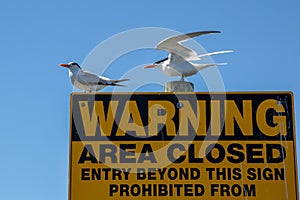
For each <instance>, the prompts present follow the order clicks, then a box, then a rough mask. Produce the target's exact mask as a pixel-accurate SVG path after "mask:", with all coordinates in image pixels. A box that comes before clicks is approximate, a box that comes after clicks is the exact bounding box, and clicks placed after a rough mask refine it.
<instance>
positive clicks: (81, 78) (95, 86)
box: [59, 62, 129, 92]
mask: <svg viewBox="0 0 300 200" xmlns="http://www.w3.org/2000/svg"><path fill="white" fill-rule="evenodd" d="M59 66H62V67H66V68H68V69H69V76H70V79H71V82H72V84H73V85H74V86H75V87H77V88H79V89H81V90H85V91H89V92H91V91H98V90H101V89H103V88H104V87H106V86H123V85H119V84H117V83H118V82H122V81H128V80H129V79H122V80H111V79H109V78H106V77H104V76H98V75H96V74H93V73H91V72H88V71H86V70H83V69H81V67H80V66H79V65H78V64H77V63H75V62H70V63H68V64H59Z"/></svg>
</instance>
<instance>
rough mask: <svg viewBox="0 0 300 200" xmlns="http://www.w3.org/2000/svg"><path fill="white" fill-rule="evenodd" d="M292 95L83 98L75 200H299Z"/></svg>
mask: <svg viewBox="0 0 300 200" xmlns="http://www.w3.org/2000/svg"><path fill="white" fill-rule="evenodd" d="M293 109H294V108H293V96H292V93H290V92H248V93H243V92H234V93H226V94H225V93H212V94H211V93H96V94H94V93H91V94H89V93H74V94H72V95H71V138H70V151H71V152H70V178H69V179H70V180H69V199H70V200H82V199H84V200H96V199H137V198H138V199H195V198H203V199H220V198H222V199H223V198H224V199H232V198H238V199H297V197H298V191H297V188H298V182H297V166H296V156H295V153H296V148H295V132H294V111H293Z"/></svg>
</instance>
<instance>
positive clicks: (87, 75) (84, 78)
mask: <svg viewBox="0 0 300 200" xmlns="http://www.w3.org/2000/svg"><path fill="white" fill-rule="evenodd" d="M76 80H77V81H78V82H79V83H81V84H84V85H104V84H105V81H104V80H102V79H101V78H100V77H99V76H98V75H96V74H93V73H91V72H88V71H82V72H81V73H78V74H77V76H76Z"/></svg>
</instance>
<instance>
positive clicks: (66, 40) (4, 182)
mask: <svg viewBox="0 0 300 200" xmlns="http://www.w3.org/2000/svg"><path fill="white" fill-rule="evenodd" d="M299 9H300V1H299V0H287V1H279V0H272V1H271V0H264V1H257V0H256V1H249V0H248V1H240V0H228V1H219V0H206V1H191V0H185V1H174V0H173V1H170V0H163V1H162V0H152V1H137V0H131V1H121V0H120V1H115V0H111V1H58V0H53V1H47V2H46V1H33V0H29V1H15V0H11V1H1V3H0V34H1V37H0V57H1V79H0V89H1V98H0V105H1V111H0V113H1V114H0V124H1V126H0V134H1V141H2V142H1V145H0V152H1V161H0V163H1V164H0V177H1V178H0V199H11V200H19V199H26V200H27V199H28V200H40V199H43V200H53V199H55V200H63V199H67V196H68V159H69V153H68V152H69V100H70V93H71V92H72V91H73V87H72V85H71V84H70V81H69V77H68V72H67V70H66V69H64V68H61V67H58V64H59V63H63V62H70V61H76V62H78V63H82V62H83V61H84V59H85V58H86V56H87V55H88V54H89V53H90V52H91V51H92V50H93V49H94V48H95V47H96V46H97V45H98V44H99V43H100V42H102V41H104V40H106V39H107V38H109V37H110V36H112V35H114V34H117V33H120V32H122V31H126V30H129V29H134V28H142V27H163V28H168V29H172V30H176V31H179V32H182V33H188V32H193V31H202V30H220V31H222V33H221V34H218V35H213V36H205V38H204V37H203V38H202V37H201V38H199V39H198V38H197V39H196V40H197V41H198V42H199V43H200V44H202V46H203V47H204V48H206V49H207V50H208V51H214V50H224V49H232V50H234V51H235V52H234V53H232V54H227V55H221V56H217V57H214V58H215V61H217V62H223V61H225V62H228V63H229V64H228V65H227V66H222V67H220V68H219V70H220V73H221V75H222V78H223V81H224V85H225V89H226V90H227V91H293V93H294V97H295V117H296V127H297V128H299V127H300V123H299V122H298V121H297V119H299V114H300V110H299V109H300V107H299V106H298V105H299V103H300V87H299V72H300V70H299V69H300V66H299V61H298V58H299V52H300V40H299V35H300V20H299V19H300V12H299ZM146 54H147V56H141V55H146ZM166 55H167V54H166V53H164V52H162V53H159V54H158V53H156V52H155V51H154V50H153V51H147V50H145V51H139V52H137V54H129V55H128V57H126V55H125V56H122V58H120V60H117V61H115V63H114V64H115V65H116V64H117V63H119V64H120V65H119V66H115V67H114V68H112V69H114V70H109V71H107V73H106V74H105V75H107V76H109V77H113V78H119V77H118V76H119V75H117V71H118V67H119V69H121V68H123V67H125V68H126V69H130V68H131V66H134V67H135V66H137V65H139V64H145V63H148V64H149V63H151V62H153V61H156V60H159V59H162V58H163V57H162V56H166ZM121 63H122V65H121ZM99 68H101V66H99ZM122 70H123V69H122ZM157 73H160V72H159V71H157ZM168 80H169V78H168V77H166V81H168ZM196 84H197V83H196ZM203 87H204V86H203ZM199 88H201V86H199ZM204 88H205V87H204ZM198 91H201V89H199V90H198ZM297 137H298V139H299V138H300V137H299V135H297ZM297 145H298V147H299V145H300V143H299V142H297ZM298 155H300V153H299V152H298Z"/></svg>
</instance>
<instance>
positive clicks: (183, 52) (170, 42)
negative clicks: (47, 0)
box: [156, 31, 220, 58]
mask: <svg viewBox="0 0 300 200" xmlns="http://www.w3.org/2000/svg"><path fill="white" fill-rule="evenodd" d="M211 33H220V31H199V32H193V33H187V34H183V35H178V36H173V37H169V38H166V39H164V40H162V41H161V42H160V43H158V45H157V46H156V48H157V49H161V50H165V51H168V52H170V53H175V54H177V55H180V56H181V57H183V58H192V57H197V53H196V52H195V51H193V50H191V49H189V48H187V47H185V46H183V45H181V44H180V42H184V41H187V40H189V39H191V38H193V37H197V36H200V35H205V34H211Z"/></svg>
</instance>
